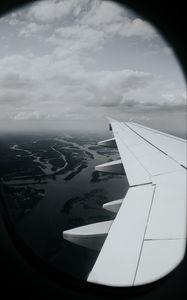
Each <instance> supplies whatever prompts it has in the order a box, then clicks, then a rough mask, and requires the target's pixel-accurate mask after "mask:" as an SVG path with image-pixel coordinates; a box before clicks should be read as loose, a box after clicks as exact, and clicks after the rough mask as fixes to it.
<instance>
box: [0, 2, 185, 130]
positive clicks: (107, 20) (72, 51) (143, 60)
mask: <svg viewBox="0 0 187 300" xmlns="http://www.w3.org/2000/svg"><path fill="white" fill-rule="evenodd" d="M0 43H1V48H0V120H1V123H2V124H7V126H8V124H10V121H11V122H13V123H14V124H15V127H16V126H17V124H18V123H19V122H18V121H25V124H29V126H31V121H32V120H33V121H36V120H37V121H43V122H50V121H52V120H53V121H56V122H58V123H59V121H62V120H63V121H71V122H74V121H75V120H77V122H79V123H80V122H82V121H83V123H84V122H85V121H86V120H88V121H89V122H90V124H91V125H90V126H93V127H94V124H96V123H97V122H100V121H102V120H103V119H104V118H105V117H106V116H111V117H113V118H116V119H119V120H135V121H136V122H138V121H140V122H143V123H146V122H148V123H150V124H151V123H152V124H156V123H160V116H161V115H163V117H164V116H165V117H164V118H166V119H167V121H168V123H167V124H168V125H167V126H168V128H170V126H171V127H172V126H178V127H179V128H180V127H181V128H182V126H183V127H184V124H185V121H184V120H185V109H186V92H185V82H184V79H183V75H182V73H181V71H180V69H179V66H178V63H177V61H176V59H175V57H174V54H173V52H172V50H171V48H170V47H169V46H168V45H166V43H165V42H164V41H163V39H162V38H161V37H160V35H159V34H158V33H157V32H156V30H155V29H154V28H153V27H152V26H151V25H150V24H148V23H147V22H146V21H145V20H142V19H141V18H139V17H137V16H136V15H134V14H133V13H132V12H131V11H129V10H127V9H124V8H122V7H120V6H118V5H117V4H114V3H113V2H110V1H99V0H79V1H77V0H64V1H63V0H61V1H57V0H54V1H51V0H50V1H41V2H38V3H37V4H34V5H31V6H28V7H26V8H24V9H22V10H19V11H16V12H14V13H11V14H9V15H8V16H5V17H4V18H1V19H0ZM163 113H165V115H164V114H163ZM179 116H180V119H181V122H179V121H178V118H179ZM29 122H30V123H29ZM101 123H102V122H101ZM165 123H166V120H165ZM76 124H78V123H76ZM98 124H99V123H98ZM180 124H181V125H180ZM5 126H6V125H5ZM167 126H166V127H167ZM26 127H27V126H26Z"/></svg>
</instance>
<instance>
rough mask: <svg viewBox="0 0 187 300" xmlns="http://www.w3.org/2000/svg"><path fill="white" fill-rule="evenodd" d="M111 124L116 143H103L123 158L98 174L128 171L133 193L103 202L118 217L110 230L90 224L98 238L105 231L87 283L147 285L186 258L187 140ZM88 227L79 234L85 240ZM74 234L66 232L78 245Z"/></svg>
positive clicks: (146, 129)
mask: <svg viewBox="0 0 187 300" xmlns="http://www.w3.org/2000/svg"><path fill="white" fill-rule="evenodd" d="M110 126H111V128H112V131H113V134H114V139H111V140H106V141H103V142H100V144H103V145H104V146H110V147H111V146H114V147H116V146H117V148H118V151H119V154H120V157H121V160H120V161H116V162H113V163H112V164H111V163H109V165H107V164H104V165H100V166H97V167H96V170H98V171H103V172H113V173H120V174H121V172H122V171H123V172H125V174H126V176H127V179H128V182H129V190H128V192H127V194H126V196H125V198H124V199H119V200H116V201H113V202H109V203H106V204H104V206H103V207H104V208H105V209H109V210H111V211H114V212H116V213H117V214H116V217H115V219H114V221H113V222H110V224H109V223H108V224H109V225H110V226H109V225H107V226H106V224H105V223H106V222H99V223H96V224H97V225H96V224H92V225H87V226H91V227H92V226H93V228H94V226H96V227H97V234H98V235H99V236H101V235H102V236H103V232H104V233H105V235H104V239H103V240H102V244H101V249H100V252H99V255H98V257H97V260H96V262H95V264H94V266H93V268H92V270H91V272H90V274H89V276H88V279H87V280H88V281H89V282H92V283H97V284H102V285H108V286H134V285H142V284H146V283H149V282H153V281H155V280H157V279H160V278H161V277H163V276H165V275H166V274H168V273H170V272H171V271H172V270H173V269H174V268H175V267H176V266H177V265H178V264H179V263H180V262H181V261H182V259H183V257H184V253H185V247H186V168H185V167H186V160H185V158H186V151H185V150H186V141H185V140H183V139H180V138H177V137H174V136H171V135H167V134H165V133H162V132H160V131H155V130H152V129H150V128H147V127H145V126H142V125H139V124H134V123H121V122H118V121H115V120H110ZM167 141H168V142H167ZM122 167H123V168H122ZM87 226H82V227H79V228H78V229H77V228H75V231H76V230H78V232H79V235H80V236H81V232H82V235H83V236H84V238H85V232H87V231H89V230H87ZM73 234H74V233H73V230H70V231H66V232H65V234H64V238H67V236H68V239H69V240H70V241H72V242H75V241H73V239H72V240H71V236H73ZM92 235H93V233H92ZM88 237H89V236H88ZM88 240H89V239H88ZM77 244H78V242H77ZM79 244H81V243H79ZM82 245H83V244H82ZM84 246H85V247H86V244H84ZM88 247H89V246H88ZM93 248H94V247H93Z"/></svg>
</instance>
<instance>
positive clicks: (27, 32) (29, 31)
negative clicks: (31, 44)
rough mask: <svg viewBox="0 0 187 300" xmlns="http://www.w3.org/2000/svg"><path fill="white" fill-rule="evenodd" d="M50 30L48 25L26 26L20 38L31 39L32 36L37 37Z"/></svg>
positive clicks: (31, 24)
mask: <svg viewBox="0 0 187 300" xmlns="http://www.w3.org/2000/svg"><path fill="white" fill-rule="evenodd" d="M47 28H48V25H43V24H42V25H41V24H37V23H34V22H31V23H29V24H25V26H24V27H23V28H22V29H20V31H19V34H18V36H24V37H30V36H31V35H33V34H34V35H36V33H41V32H42V31H45V30H46V29H47Z"/></svg>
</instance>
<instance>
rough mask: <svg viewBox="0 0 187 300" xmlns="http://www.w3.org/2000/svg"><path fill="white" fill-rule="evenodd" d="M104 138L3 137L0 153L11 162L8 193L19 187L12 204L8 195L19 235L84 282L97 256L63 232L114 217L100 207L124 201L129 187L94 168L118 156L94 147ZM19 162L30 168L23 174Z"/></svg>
mask: <svg viewBox="0 0 187 300" xmlns="http://www.w3.org/2000/svg"><path fill="white" fill-rule="evenodd" d="M104 138H107V136H106V137H105V136H102V137H101V136H99V135H96V134H91V133H89V134H86V133H84V134H79V135H77V134H75V135H74V134H73V133H71V135H67V134H64V135H59V134H56V135H54V134H53V136H43V137H42V136H39V137H38V136H34V135H33V136H32V137H30V136H24V137H23V136H22V137H19V136H18V137H15V136H10V137H6V139H5V138H2V137H1V143H0V149H1V150H0V151H1V152H2V151H4V155H5V151H6V156H7V157H8V158H7V166H8V164H9V166H8V167H7V169H6V168H4V169H3V170H4V173H3V174H1V177H3V178H4V182H5V185H6V187H7V188H8V189H10V187H11V188H14V189H17V190H16V196H14V197H13V200H11V201H10V199H12V198H11V197H12V196H11V193H12V190H9V193H7V202H15V201H17V202H16V203H17V204H16V205H17V206H16V205H15V203H14V205H12V206H10V210H11V209H12V207H13V206H14V216H13V219H14V223H15V227H16V230H17V232H18V233H19V234H20V235H21V236H22V237H23V239H24V240H25V241H26V242H27V244H28V245H29V246H30V247H31V249H32V250H33V251H34V252H35V253H37V254H38V255H40V256H41V257H42V258H44V259H45V260H46V261H47V262H48V263H49V264H51V265H53V266H55V267H56V268H58V269H60V270H62V271H63V272H65V273H68V274H70V275H72V276H74V277H78V278H81V279H86V278H87V276H88V273H89V272H90V270H91V268H92V266H93V264H94V262H95V260H96V258H97V256H98V252H97V251H95V250H90V249H87V248H83V247H80V246H77V245H75V244H72V243H70V242H68V241H66V240H64V239H63V237H62V233H63V231H64V230H67V229H70V228H74V227H77V226H82V225H86V224H91V223H94V222H100V221H106V220H110V219H114V217H115V214H113V213H110V212H108V211H106V210H104V209H103V208H102V205H103V203H106V202H109V201H112V200H115V199H120V198H122V197H124V195H125V193H126V191H127V189H128V184H127V180H126V177H125V176H122V175H111V174H110V175H108V174H98V173H97V172H95V171H94V167H95V166H96V165H98V164H102V163H105V162H107V161H109V160H115V159H118V158H119V154H118V152H117V150H113V149H109V148H102V147H98V146H97V145H96V143H97V141H99V140H101V139H104ZM2 149H3V150H2ZM49 149H50V151H49ZM70 153H71V157H70V156H69V154H70ZM1 157H2V156H1ZM15 161H16V163H18V165H19V161H20V163H21V162H23V161H24V162H25V166H27V170H25V172H24V167H22V169H21V167H20V170H19V172H17V173H15V172H14V173H13V171H11V170H12V169H11V166H10V164H12V166H13V165H14V163H15ZM28 162H29V163H28ZM12 168H13V167H12ZM5 170H7V171H5ZM29 170H30V172H31V173H32V174H31V173H29ZM11 172H12V173H11ZM28 187H29V189H28ZM23 188H27V193H25V194H24V193H23ZM32 189H34V190H32ZM33 191H34V192H33ZM24 192H25V190H24ZM20 193H22V194H21V196H22V198H24V197H25V199H22V200H21V201H22V202H21V204H20V202H19V203H18V200H17V199H18V198H19V196H20ZM32 193H33V194H32ZM24 195H27V196H24ZM28 195H29V196H28ZM32 195H34V196H33V197H35V198H36V196H37V201H36V200H35V201H34V202H32V199H31V198H32ZM23 200H24V201H25V203H26V202H27V206H24V210H23V209H22V210H21V212H22V213H21V214H20V213H19V218H17V217H16V218H15V215H16V216H17V214H16V209H17V210H18V209H19V211H20V205H22V207H23V205H25V204H24V201H23ZM28 201H30V202H28ZM28 203H31V204H32V205H31V204H30V206H29V205H28ZM15 207H16V208H15ZM17 207H18V208H17ZM25 207H27V209H25Z"/></svg>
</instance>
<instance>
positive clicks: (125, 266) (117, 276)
mask: <svg viewBox="0 0 187 300" xmlns="http://www.w3.org/2000/svg"><path fill="white" fill-rule="evenodd" d="M153 194H154V186H152V185H151V184H147V185H144V186H137V187H132V188H129V190H128V192H127V195H126V197H125V199H124V201H123V202H122V205H121V208H120V210H119V212H118V214H117V216H116V218H115V219H114V222H113V224H112V226H111V228H110V230H109V232H108V236H107V238H106V240H105V243H104V245H103V247H102V249H101V251H100V254H99V256H98V258H97V260H96V263H95V265H94V267H93V269H92V271H91V272H90V274H89V276H88V281H89V282H94V283H99V284H104V285H109V286H132V285H133V283H134V279H135V274H136V269H137V265H138V261H139V256H140V252H141V247H142V241H143V239H144V235H145V228H146V224H147V221H148V216H149V211H150V207H151V203H152V199H153ZM137 212H138V213H137Z"/></svg>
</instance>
